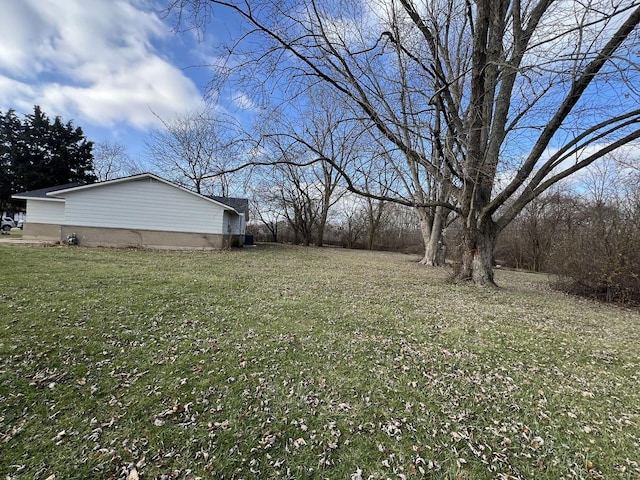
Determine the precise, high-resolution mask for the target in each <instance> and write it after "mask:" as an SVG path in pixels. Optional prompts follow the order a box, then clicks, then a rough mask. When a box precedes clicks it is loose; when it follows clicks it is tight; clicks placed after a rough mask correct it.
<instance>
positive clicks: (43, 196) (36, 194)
mask: <svg viewBox="0 0 640 480" xmlns="http://www.w3.org/2000/svg"><path fill="white" fill-rule="evenodd" d="M79 185H81V184H80V183H78V182H73V183H65V184H64V185H57V186H55V187H47V188H39V189H38V190H29V191H27V192H20V193H16V194H15V195H11V198H15V199H18V200H32V199H39V200H50V201H54V202H59V201H62V199H61V198H52V197H50V196H48V194H49V193H50V192H55V191H58V190H66V189H69V188H74V187H77V186H79Z"/></svg>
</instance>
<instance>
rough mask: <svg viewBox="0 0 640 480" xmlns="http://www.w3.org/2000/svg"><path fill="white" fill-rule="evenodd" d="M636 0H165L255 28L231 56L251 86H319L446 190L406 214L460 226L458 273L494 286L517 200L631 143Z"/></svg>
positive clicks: (635, 120)
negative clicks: (451, 216)
mask: <svg viewBox="0 0 640 480" xmlns="http://www.w3.org/2000/svg"><path fill="white" fill-rule="evenodd" d="M639 5H640V4H639V2H638V1H637V0H621V1H618V2H610V1H608V0H586V1H584V2H562V1H556V0H503V1H499V2H496V1H495V0H477V1H475V2H457V1H453V0H434V1H432V2H419V1H414V0H395V1H389V2H382V1H379V2H376V1H374V2H362V1H360V0H342V1H339V2H338V1H334V0H290V1H286V0H285V1H282V0H256V1H253V2H251V3H249V2H235V1H230V0H229V1H227V0H174V1H173V2H171V6H172V7H173V9H174V10H173V11H176V12H186V11H189V12H196V13H198V12H199V13H200V14H202V13H205V14H211V13H213V14H215V13H216V9H227V10H229V11H230V12H231V13H234V14H236V15H238V16H240V17H242V19H243V20H244V21H245V22H247V24H249V25H251V27H252V29H251V30H250V32H249V33H247V34H246V35H244V36H243V37H242V38H240V39H238V40H237V41H236V42H235V43H234V44H233V45H230V46H229V52H230V55H231V56H233V57H234V58H235V59H236V60H237V61H236V65H238V66H239V68H240V69H241V71H242V76H241V79H242V80H244V81H247V80H252V81H255V82H256V83H257V84H259V85H260V90H258V91H260V92H264V93H267V94H269V95H272V94H273V93H274V92H277V93H278V94H279V95H281V96H282V98H285V99H286V100H287V101H289V102H295V101H296V100H297V99H298V98H299V95H298V94H299V93H300V92H301V91H303V90H305V89H307V88H309V86H311V85H313V84H315V83H318V82H320V83H324V84H325V85H328V86H329V87H330V88H332V89H333V90H335V91H336V92H337V94H339V95H340V97H341V99H343V101H345V102H349V104H350V105H352V108H353V109H354V111H358V112H360V114H361V115H362V117H363V118H364V119H365V120H366V121H367V122H370V123H371V125H373V126H374V128H375V129H376V131H377V132H378V137H379V139H380V141H382V142H385V143H387V144H389V145H390V146H391V147H394V148H396V149H397V150H399V151H401V152H403V153H404V154H405V155H407V157H409V158H411V159H414V160H415V162H416V163H417V164H419V165H420V166H421V167H422V168H423V169H424V171H425V172H426V173H427V174H428V175H429V177H430V178H431V179H433V180H434V181H435V182H436V185H437V187H438V188H437V190H438V191H439V192H443V193H445V194H446V195H445V196H444V197H440V196H438V195H436V196H433V195H430V196H429V197H428V198H426V199H425V201H424V203H423V204H421V205H417V204H416V203H415V202H413V204H412V205H413V206H416V207H437V206H442V207H443V208H445V209H449V210H452V211H454V212H455V213H456V214H457V215H458V216H459V217H460V218H461V225H462V228H461V229H460V235H461V238H460V243H461V245H462V261H461V268H460V269H459V273H458V278H459V279H470V280H472V281H473V282H475V283H476V284H485V285H494V280H493V251H494V247H495V244H496V240H497V238H498V235H499V234H500V232H501V231H502V230H504V228H505V227H506V226H507V225H509V223H510V222H511V221H512V220H513V219H514V218H515V217H516V216H517V215H518V213H519V212H521V211H522V209H524V208H525V206H526V205H527V204H529V203H530V202H531V201H532V200H533V199H534V198H536V197H537V196H539V195H540V194H542V193H543V192H545V191H546V190H547V189H549V188H550V187H551V186H553V185H554V184H556V183H558V182H559V181H561V180H562V179H564V178H566V177H568V176H570V175H572V174H574V173H575V172H577V171H579V170H581V169H583V168H585V167H587V166H588V165H590V164H592V163H594V162H595V161H597V160H599V159H600V158H601V157H603V156H605V155H607V154H608V153H610V152H613V151H615V150H616V149H618V148H620V147H622V146H624V145H627V144H629V143H631V142H634V141H637V140H638V139H639V138H640V129H639V128H638V124H639V123H640V109H638V108H637V105H638V99H639V92H638V91H637V89H636V88H635V85H637V84H638V64H637V62H636V61H635V59H636V57H635V53H634V52H635V51H636V50H637V46H638V44H637V42H638V40H637V35H634V33H635V32H637V27H638V24H639V23H640V6H639ZM200 18H202V17H200ZM255 37H259V39H260V41H252V40H253V39H254V38H255ZM228 65H231V64H230V63H229V64H228ZM236 71H238V70H235V69H234V68H233V67H231V66H228V68H227V69H226V70H225V72H224V73H225V76H233V75H234V73H235V72H236ZM239 78H240V77H239ZM265 85H268V86H265ZM425 125H426V126H428V128H425ZM425 132H427V133H425ZM423 145H427V148H423V147H422V146H423ZM390 149H391V148H390ZM327 160H328V161H330V160H331V159H327ZM499 179H501V180H503V181H502V182H499V181H498V180H499ZM349 187H350V188H353V184H350V185H349ZM451 198H453V200H451ZM397 201H398V202H399V203H405V204H407V203H410V202H406V201H405V200H403V199H397Z"/></svg>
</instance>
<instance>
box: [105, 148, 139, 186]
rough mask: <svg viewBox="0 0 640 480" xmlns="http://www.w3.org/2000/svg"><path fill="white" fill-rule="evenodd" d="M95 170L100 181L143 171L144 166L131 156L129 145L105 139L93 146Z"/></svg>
mask: <svg viewBox="0 0 640 480" xmlns="http://www.w3.org/2000/svg"><path fill="white" fill-rule="evenodd" d="M93 170H94V172H95V174H96V177H98V181H100V182H104V181H106V180H111V179H114V178H118V177H124V176H127V175H134V174H136V173H142V172H143V171H144V168H143V167H142V166H140V165H139V164H138V163H137V162H136V161H134V160H133V159H132V158H130V157H129V154H128V152H127V147H126V146H124V145H123V144H121V143H118V142H114V141H109V140H105V141H102V142H97V143H96V144H94V146H93Z"/></svg>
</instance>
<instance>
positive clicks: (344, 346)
mask: <svg viewBox="0 0 640 480" xmlns="http://www.w3.org/2000/svg"><path fill="white" fill-rule="evenodd" d="M0 255H1V258H2V259H3V261H2V264H3V265H2V267H3V273H2V276H1V277H0V298H1V299H2V303H1V304H0V307H1V308H2V310H1V316H0V478H2V479H5V478H25V479H27V478H28V479H31V478H39V479H46V478H50V479H52V478H55V479H56V480H60V479H67V478H122V479H125V478H128V479H129V480H134V479H136V478H142V479H145V478H147V479H151V478H167V479H169V478H181V479H182V478H184V479H186V478H189V479H195V478H199V477H201V478H220V479H222V478H226V479H231V478H238V479H240V478H243V479H249V478H256V479H258V478H259V479H269V478H273V479H276V478H295V479H301V478H303V479H306V478H314V479H315V478H318V479H321V478H329V479H348V480H350V479H354V480H359V479H368V478H372V479H384V478H390V479H401V478H405V477H406V478H408V479H410V478H421V477H423V478H430V479H452V480H453V479H484V478H486V479H493V478H498V479H516V478H530V479H560V478H605V479H617V478H631V479H636V478H640V465H639V463H640V313H639V312H638V311H637V310H635V311H633V310H625V309H621V308H616V307H611V306H605V305H600V304H595V303H591V302H588V301H585V300H580V299H576V298H571V297H568V296H565V295H562V294H559V293H556V292H553V291H550V290H548V288H547V287H546V278H545V277H544V276H539V275H533V274H527V273H515V272H506V271H498V272H497V281H498V283H499V284H500V285H502V286H503V287H504V288H503V289H501V290H497V291H496V290H490V289H478V288H476V287H474V286H471V285H453V284H451V283H449V282H447V275H448V272H447V271H443V270H439V269H429V268H425V267H421V266H419V265H418V264H416V263H415V260H417V259H416V258H414V257H410V256H404V255H398V254H388V253H371V252H359V251H348V250H339V249H311V248H310V249H303V248H295V247H283V246H270V245H260V246H258V247H257V248H255V249H245V250H239V251H231V252H219V253H204V252H150V251H136V250H107V249H87V248H68V247H22V246H15V245H0ZM52 475H55V477H52ZM163 476H164V477H163Z"/></svg>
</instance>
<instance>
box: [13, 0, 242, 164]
mask: <svg viewBox="0 0 640 480" xmlns="http://www.w3.org/2000/svg"><path fill="white" fill-rule="evenodd" d="M163 3H164V2H162V1H161V0H1V2H0V19H1V20H0V22H1V23H2V25H1V26H0V110H2V111H3V112H5V111H7V110H8V109H9V108H13V109H15V110H16V111H17V112H18V113H19V114H26V113H30V112H31V111H32V110H33V105H35V104H38V105H40V106H41V107H42V109H43V111H44V112H46V113H47V114H48V115H49V116H50V117H55V116H57V115H59V116H61V117H62V119H63V120H64V121H68V120H73V122H74V124H75V125H76V126H81V127H82V128H83V130H84V132H85V134H86V135H87V137H89V139H90V140H93V141H96V142H97V141H101V140H111V141H116V142H119V143H122V144H124V145H126V146H127V147H128V150H129V153H130V155H131V156H132V157H134V158H139V157H141V156H143V155H144V139H145V137H146V134H147V133H148V131H149V130H150V129H152V128H154V127H157V126H158V120H157V118H156V117H155V116H154V112H155V113H156V114H158V115H159V116H160V117H162V118H163V119H165V120H167V119H171V118H172V117H173V116H174V115H177V114H181V113H184V112H185V111H186V110H195V109H198V108H202V106H203V103H202V96H203V93H204V92H205V90H206V86H207V82H208V80H209V79H210V78H211V74H212V71H211V70H210V69H209V68H206V67H198V68H196V67H195V66H197V65H206V64H211V63H212V58H211V55H212V53H211V52H212V51H213V47H212V45H214V44H215V43H217V42H219V41H220V40H223V39H228V38H229V37H230V36H231V35H232V34H233V30H234V29H235V28H237V27H235V26H233V25H232V24H230V23H229V22H228V21H225V19H224V18H222V17H216V18H214V19H213V20H212V23H211V25H210V26H209V28H208V30H207V36H206V37H205V38H204V39H198V38H197V37H196V35H195V34H194V33H193V32H185V33H180V34H176V33H175V32H174V31H173V26H174V25H173V23H172V22H171V21H170V20H166V19H164V18H163V15H162V8H163ZM241 98H243V95H242V92H225V95H223V96H222V97H221V103H222V106H223V108H225V109H227V110H229V111H231V112H232V113H233V114H237V115H242V114H243V109H244V108H246V105H243V104H241V102H239V101H238V100H239V99H241Z"/></svg>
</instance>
